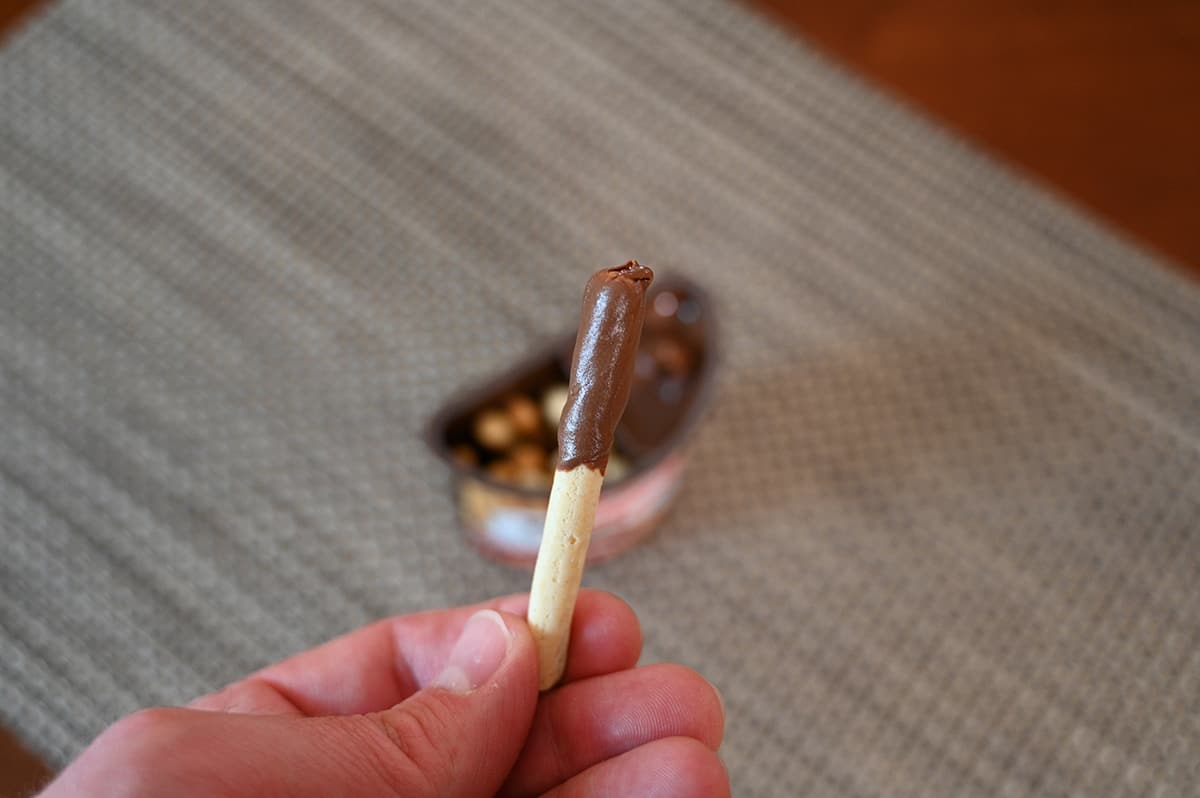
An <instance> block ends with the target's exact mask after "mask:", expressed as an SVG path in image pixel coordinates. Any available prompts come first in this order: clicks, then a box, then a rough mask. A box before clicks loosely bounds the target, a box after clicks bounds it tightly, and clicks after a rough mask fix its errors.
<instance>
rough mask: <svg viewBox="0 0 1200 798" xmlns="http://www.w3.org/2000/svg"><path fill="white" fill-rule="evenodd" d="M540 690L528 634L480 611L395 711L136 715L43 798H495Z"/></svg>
mask: <svg viewBox="0 0 1200 798" xmlns="http://www.w3.org/2000/svg"><path fill="white" fill-rule="evenodd" d="M537 681H538V679H537V654H536V652H535V650H534V644H533V637H532V636H531V635H530V633H529V628H528V627H527V626H526V625H525V622H524V621H523V620H521V619H520V618H518V617H516V616H515V615H508V614H501V613H498V612H496V611H494V610H483V611H481V612H478V613H476V614H475V615H472V616H471V618H470V619H469V620H468V621H467V623H466V624H465V625H464V626H463V629H462V632H461V633H460V634H459V638H458V640H457V642H455V644H454V646H453V647H452V648H451V651H450V655H449V657H448V658H447V660H446V663H445V665H444V666H443V667H442V669H441V671H440V672H439V673H438V674H437V676H435V677H434V678H433V679H432V680H431V681H430V682H429V684H428V685H426V686H425V687H423V688H422V689H421V690H419V691H417V692H416V693H414V694H412V695H411V696H409V698H408V699H406V700H405V701H403V702H401V703H399V704H397V705H396V706H394V707H392V708H391V709H388V710H385V711H383V712H375V713H371V714H368V715H352V716H323V717H290V716H286V715H247V714H228V713H224V712H214V711H205V710H198V709H174V708H169V709H168V708H160V709H150V710H143V711H142V712H139V713H136V714H134V715H130V716H129V717H128V718H125V719H124V720H122V721H121V722H119V723H117V724H115V725H113V726H112V727H110V728H109V729H108V730H107V731H106V732H105V733H104V734H102V735H101V736H100V738H99V739H97V740H96V742H95V743H93V744H92V745H91V746H90V747H89V748H88V750H87V751H85V752H84V753H83V755H82V756H81V757H80V758H79V759H78V760H77V761H76V762H74V763H73V764H72V765H71V766H70V767H68V768H67V769H66V771H64V772H63V774H62V776H61V777H60V778H59V779H58V780H56V781H55V782H54V784H52V785H51V786H50V787H49V789H48V790H47V791H46V792H45V793H44V795H47V796H60V795H63V796H65V795H90V794H106V795H113V794H120V795H162V794H196V795H205V794H217V793H219V794H222V795H231V796H260V795H288V796H326V795H394V796H404V798H434V796H438V797H439V798H440V797H441V796H447V797H448V798H482V797H483V796H492V795H495V793H496V792H497V791H498V790H499V789H500V787H501V785H502V784H503V782H504V779H505V777H506V776H507V775H508V772H509V771H510V770H512V767H513V765H514V764H515V763H516V761H517V755H518V754H519V753H520V751H521V749H522V747H523V746H524V745H525V738H526V737H527V736H528V735H529V728H530V726H531V724H532V722H533V713H534V709H535V707H536V705H537Z"/></svg>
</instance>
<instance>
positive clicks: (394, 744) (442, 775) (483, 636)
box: [368, 610, 538, 798]
mask: <svg viewBox="0 0 1200 798" xmlns="http://www.w3.org/2000/svg"><path fill="white" fill-rule="evenodd" d="M537 695H538V691H537V654H536V651H535V648H534V642H533V638H532V636H531V635H530V633H529V628H528V627H527V626H526V625H525V622H524V621H523V620H522V619H519V618H517V617H516V616H514V615H508V614H507V613H504V614H502V613H499V612H497V611H495V610H481V611H479V612H477V613H475V614H474V615H472V616H471V618H470V619H469V620H468V621H467V623H466V624H465V625H464V626H463V630H462V633H461V634H460V635H459V638H458V641H457V642H456V643H455V644H454V647H453V648H452V649H451V652H450V656H449V658H448V660H447V662H446V664H445V665H444V666H443V668H442V670H441V672H440V673H438V675H437V676H435V677H434V678H433V680H432V681H431V682H430V683H429V685H428V686H426V687H425V688H423V689H421V690H420V691H418V692H416V693H414V694H413V695H412V696H410V697H409V698H408V699H406V700H405V701H403V702H401V703H400V704H397V705H396V706H394V707H392V708H391V709H388V710H385V711H383V712H378V713H374V714H373V715H371V716H368V717H369V718H370V719H371V720H373V721H375V722H376V723H377V724H378V725H379V726H380V727H381V728H382V729H383V730H384V731H385V733H386V741H387V747H390V749H391V750H390V751H385V755H386V759H385V761H389V760H390V765H391V766H392V768H394V769H393V771H392V772H393V775H394V777H396V778H398V779H399V781H400V783H401V784H403V785H404V789H400V790H399V792H400V793H401V794H403V795H413V796H426V795H429V796H434V795H437V796H443V795H444V796H462V798H473V797H474V796H491V795H494V794H495V793H496V791H497V790H499V789H500V786H501V785H502V784H503V783H504V779H505V777H506V776H507V775H508V772H509V771H510V770H512V767H513V765H514V764H516V761H517V756H518V755H519V754H520V752H521V749H522V748H523V747H524V745H525V738H526V737H527V736H528V735H529V729H530V726H531V725H532V723H533V714H534V709H535V708H536V706H537Z"/></svg>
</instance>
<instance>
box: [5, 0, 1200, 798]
mask: <svg viewBox="0 0 1200 798" xmlns="http://www.w3.org/2000/svg"><path fill="white" fill-rule="evenodd" d="M1031 124H1036V121H1033V122H1031ZM0 242H2V248H0V531H2V534H3V554H2V556H0V718H2V719H3V721H4V722H5V723H7V724H9V725H11V726H13V727H15V728H16V729H17V730H18V732H19V733H20V734H21V735H22V736H23V737H24V738H25V739H26V740H27V741H28V742H29V743H30V744H31V745H32V746H33V747H34V748H36V749H37V750H38V751H40V752H41V753H43V754H45V755H47V756H49V757H50V758H51V759H52V760H53V761H55V762H63V761H64V760H65V759H67V758H68V757H70V756H71V755H72V754H73V753H75V752H76V751H77V750H78V749H79V748H80V746H82V745H83V744H84V743H85V742H86V741H87V740H88V739H89V738H91V737H92V736H93V735H94V734H96V732H97V731H99V730H100V729H101V728H102V727H103V726H104V725H105V724H107V723H109V722H110V721H112V720H113V719H115V718H116V717H118V716H119V715H121V714H122V713H125V712H128V711H130V710H132V709H134V708H136V707H139V706H142V705H146V704H154V703H169V702H178V701H182V700H185V699H187V698H188V697H190V696H193V695H195V694H198V693H201V692H203V691H206V690H210V689H212V688H214V687H216V686H218V685H220V684H222V683H223V682H225V681H227V680H229V679H232V678H234V677H237V676H239V675H240V674H242V673H244V672H246V671H247V670H248V669H251V668H253V667H255V666H258V665H262V664H264V663H266V662H269V661H272V660H275V659H277V658H279V657H282V656H284V655H285V654H288V653H289V652H292V651H295V650H298V649H301V648H304V647H306V646H309V645H311V644H314V643H316V642H318V641H321V640H324V639H326V638H328V637H330V636H332V635H334V634H337V633H339V632H341V631H344V630H346V629H348V628H351V627H354V626H356V625H358V624H361V623H363V622H365V621H367V620H370V619H372V618H375V617H378V616H381V615H384V614H387V613H394V612H405V611H410V610H416V609H420V608H428V607H436V606H442V605H448V604H455V603H461V602H467V601H471V600H476V599H481V598H484V597H486V596H490V595H494V594H499V593H504V592H508V591H513V590H520V589H524V588H525V587H526V586H527V585H528V579H529V577H528V575H527V574H524V573H519V572H515V571H512V570H508V569H505V568H503V567H500V566H497V565H493V564H490V563H488V562H485V561H483V560H481V559H480V558H479V557H478V556H477V555H476V554H475V553H473V551H472V550H470V549H469V548H467V547H466V546H465V545H464V544H463V543H462V541H461V540H460V539H459V537H458V535H457V533H456V531H455V525H454V518H453V508H452V504H451V501H450V498H449V495H448V492H447V478H446V474H445V472H444V470H443V469H442V468H441V467H440V465H439V464H438V462H437V461H436V460H435V459H434V458H433V457H432V456H431V455H430V454H429V453H428V452H427V451H426V450H425V449H424V447H423V445H422V443H421V441H420V432H421V428H422V424H423V423H424V421H425V419H426V418H427V417H428V416H429V415H430V414H431V413H432V412H433V410H434V409H435V408H436V407H437V406H438V405H439V403H440V402H442V401H443V400H444V399H445V398H446V397H447V396H448V395H449V394H450V393H451V392H453V391H454V390H455V389H457V388H459V387H461V386H463V385H466V384H468V383H470V382H472V381H473V380H476V379H478V378H480V377H483V376H486V375H488V374H490V373H492V372H494V371H495V370H497V369H499V368H502V367H504V366H505V364H507V363H509V362H511V361H512V360H513V359H514V358H516V357H518V356H519V355H521V354H523V353H525V352H527V351H528V350H529V349H530V348H531V347H532V346H534V345H536V344H537V343H538V342H539V341H540V340H542V338H543V337H544V336H546V335H552V334H557V333H560V332H561V331H563V330H568V329H570V328H571V326H572V324H573V322H574V316H575V314H577V312H578V301H579V296H578V295H579V291H580V287H581V286H582V284H583V281H584V280H585V279H586V277H587V275H588V274H589V273H590V272H591V271H592V270H593V269H594V268H597V267H600V266H605V265H611V264H613V263H618V262H621V261H623V260H624V259H626V258H629V257H637V258H639V259H641V260H642V261H643V262H646V263H650V264H652V265H653V266H654V267H655V268H656V269H658V270H660V271H661V272H670V271H672V270H675V271H686V272H687V273H688V274H690V275H692V276H693V277H695V278H696V279H698V280H700V281H701V282H702V283H703V284H704V285H705V286H706V287H707V288H708V289H709V290H710V291H711V292H712V293H713V295H714V296H715V297H716V298H717V300H718V302H719V304H720V308H719V309H720V312H721V322H722V334H723V343H724V364H723V371H722V380H721V382H722V384H721V393H720V396H719V399H718V402H717V405H716V407H715V410H714V412H713V414H712V416H711V417H710V419H709V420H708V423H707V424H706V425H705V426H704V427H703V429H702V430H701V432H700V434H699V436H698V439H697V441H696V447H695V451H694V459H693V462H692V470H691V473H690V474H689V481H688V484H687V487H686V488H685V492H684V495H683V497H682V503H681V505H680V507H679V508H678V511H677V512H676V513H675V514H674V516H673V517H672V519H671V520H670V522H669V523H668V524H667V526H666V527H665V528H664V529H663V530H662V531H661V533H660V534H658V535H657V536H656V537H655V538H654V539H653V540H652V541H651V542H649V543H647V544H646V545H644V546H643V547H641V548H639V549H638V550H637V551H636V552H633V553H631V554H629V555H627V556H625V557H622V558H621V559H619V560H616V561H614V562H612V563H611V564H608V565H605V566H603V567H601V568H596V569H594V570H592V571H590V572H589V574H588V576H587V579H586V581H587V582H588V583H590V584H591V585H594V586H599V587H604V588H608V589H611V590H614V591H616V592H617V593H619V594H621V595H622V596H624V597H625V598H627V599H628V600H629V601H630V602H632V604H633V605H634V606H635V607H636V608H637V609H638V611H639V612H640V615H641V618H642V621H643V623H644V626H645V631H646V636H647V648H646V651H647V658H648V659H651V660H659V659H667V660H678V661H682V662H685V663H688V664H690V665H693V666H695V667H696V668H698V669H700V670H701V671H703V672H704V673H705V674H706V675H708V676H709V677H711V678H712V679H713V681H715V682H716V683H717V684H718V685H719V686H720V688H721V690H722V691H723V692H724V695H725V699H726V701H727V703H728V709H729V723H728V742H727V745H726V748H725V756H726V758H727V761H728V763H729V766H730V769H731V771H732V775H733V779H734V782H735V786H736V792H737V794H738V795H739V796H781V795H845V796H884V795H887V796H904V795H912V796H926V795H955V796H963V795H978V796H1027V795H1028V796H1033V795H1079V796H1096V795H1147V796H1181V795H1186V794H1192V795H1195V794H1197V793H1196V787H1195V785H1197V784H1200V521H1198V519H1200V294H1198V292H1197V290H1196V287H1195V286H1193V285H1190V284H1186V283H1185V282H1184V281H1183V280H1181V279H1179V278H1178V277H1176V276H1173V275H1172V274H1170V273H1169V272H1167V271H1166V270H1164V269H1162V268H1161V266H1159V265H1158V264H1156V263H1155V262H1154V260H1153V259H1152V258H1150V257H1148V256H1147V255H1145V254H1143V253H1141V252H1139V251H1137V250H1136V249H1134V248H1132V247H1130V246H1129V245H1128V244H1126V243H1125V242H1122V241H1120V240H1118V239H1117V238H1115V237H1114V236H1112V235H1111V234H1109V233H1108V232H1106V231H1104V230H1102V229H1100V228H1099V227H1097V226H1096V225H1095V224H1094V223H1092V222H1090V221H1088V220H1087V219H1085V218H1082V217H1081V215H1080V214H1078V213H1077V212H1075V211H1072V210H1071V209H1069V208H1067V207H1065V206H1064V205H1063V204H1061V203H1060V202H1058V201H1056V200H1055V199H1053V198H1051V197H1048V196H1047V195H1046V194H1044V193H1042V192H1040V191H1039V190H1037V189H1036V188H1033V187H1031V186H1030V185H1028V184H1027V183H1025V182H1023V181H1022V180H1020V179H1018V178H1015V177H1014V176H1013V175H1011V174H1009V173H1007V172H1005V171H1004V170H1003V169H1001V168H998V167H997V166H996V165H995V164H992V163H989V162H988V161H987V160H985V159H983V158H981V157H980V156H979V155H977V154H976V153H974V152H972V151H971V150H970V148H968V147H965V146H963V145H962V144H961V143H959V142H957V141H955V140H953V139H952V138H950V137H948V136H946V135H945V134H943V133H941V132H940V131H938V130H936V129H934V128H933V127H931V126H930V125H929V124H927V123H925V122H923V121H921V120H920V119H917V118H915V117H914V115H912V114H910V113H908V112H907V111H905V110H903V109H902V108H899V107H897V105H896V104H894V103H893V102H892V101H890V100H888V99H886V98H882V97H880V96H878V95H876V94H874V93H873V92H871V91H870V90H869V89H866V88H864V87H863V86H862V85H861V84H859V83H858V82H857V81H856V80H854V79H853V78H850V77H848V76H846V75H845V74H843V73H841V72H839V71H838V70H836V69H834V68H832V67H830V66H829V65H828V64H826V63H825V62H823V61H822V60H821V59H820V58H818V57H816V56H814V55H813V54H812V53H811V52H810V51H808V50H807V49H806V48H805V47H804V46H803V45H801V44H798V43H796V42H795V41H793V40H792V39H790V38H789V37H788V36H787V35H785V34H784V33H783V32H782V31H779V30H776V29H774V28H772V27H771V26H769V25H768V24H767V23H765V22H764V21H763V20H761V19H758V18H756V17H754V16H752V15H751V14H750V13H748V12H746V11H745V10H742V9H740V8H738V7H735V6H731V5H725V4H723V3H720V2H712V0H703V1H702V2H692V0H657V1H656V2H648V3H616V2H614V3H607V4H597V3H588V2H578V3H568V4H555V3H543V4H537V3H528V2H512V3H498V4H489V5H488V6H487V7H485V6H483V5H480V4H475V3H466V2H442V0H429V2H417V1H415V0H414V1H412V2H407V1H406V2H384V0H361V2H355V1H352V0H287V2H284V0H250V1H247V0H236V2H235V1H234V0H220V2H204V3H178V2H171V1H170V0H142V1H140V2H132V1H131V0H76V1H75V2H67V3H66V4H64V5H59V6H56V7H54V8H53V9H52V10H51V11H50V12H49V13H48V14H46V15H45V16H44V17H43V18H42V19H40V20H39V21H37V22H36V23H35V24H34V25H32V26H31V27H30V28H28V29H27V30H26V31H25V32H23V33H22V34H21V35H19V36H17V37H16V38H14V39H13V40H11V41H10V42H9V43H8V44H7V46H6V47H5V49H4V51H3V53H0ZM480 278H485V279H483V280H480Z"/></svg>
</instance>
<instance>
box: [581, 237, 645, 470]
mask: <svg viewBox="0 0 1200 798" xmlns="http://www.w3.org/2000/svg"><path fill="white" fill-rule="evenodd" d="M653 279H654V272H652V271H651V270H650V269H649V268H647V267H645V266H642V265H641V264H640V263H638V262H637V261H635V260H631V261H629V262H628V263H626V264H624V265H623V266H614V267H613V268H611V269H602V270H601V271H598V272H596V273H595V274H594V275H592V278H591V279H590V280H588V284H587V288H585V289H584V292H583V313H582V315H581V317H580V320H579V334H578V336H577V337H576V339H575V353H574V355H572V357H571V381H570V387H569V389H568V393H567V403H566V405H565V406H564V407H563V412H562V420H561V421H560V422H559V425H558V451H559V461H558V468H559V470H560V471H569V470H571V469H572V468H575V467H577V466H581V465H584V466H587V467H588V468H593V469H596V470H598V471H599V472H600V473H602V474H603V473H604V469H605V466H607V465H608V453H609V450H610V449H612V442H613V432H614V430H615V429H616V427H617V422H618V421H620V419H621V414H622V413H623V412H624V411H625V404H626V403H627V402H628V401H629V391H630V388H631V386H632V384H633V368H634V361H635V359H636V357H637V350H638V340H639V338H640V337H641V334H642V321H643V319H644V318H645V314H646V289H647V288H648V287H649V285H650V281H651V280H653Z"/></svg>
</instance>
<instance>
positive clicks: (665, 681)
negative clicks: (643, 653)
mask: <svg viewBox="0 0 1200 798" xmlns="http://www.w3.org/2000/svg"><path fill="white" fill-rule="evenodd" d="M640 670H642V671H643V672H645V674H646V677H644V678H647V682H648V683H652V682H657V683H658V685H659V686H658V688H657V689H659V690H661V691H663V692H664V693H666V694H668V695H670V696H671V701H670V704H671V705H672V706H677V707H682V708H685V709H686V712H687V714H688V717H689V719H690V722H691V724H690V728H691V729H692V730H693V731H692V732H691V733H690V734H689V736H691V737H692V738H693V739H695V740H697V741H698V742H700V743H703V744H704V745H705V746H707V747H708V748H709V749H710V750H712V751H716V750H717V749H718V748H720V747H721V741H722V740H723V739H724V738H725V700H724V699H723V698H722V697H721V692H720V691H719V690H718V689H717V687H716V685H714V684H713V683H712V682H710V681H708V679H705V678H704V677H703V676H701V675H700V674H699V673H697V672H696V671H694V670H692V669H691V668H689V667H687V666H686V665H676V664H674V663H661V664H658V665H648V666H646V667H644V668H642V669H640Z"/></svg>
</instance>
